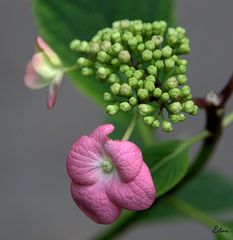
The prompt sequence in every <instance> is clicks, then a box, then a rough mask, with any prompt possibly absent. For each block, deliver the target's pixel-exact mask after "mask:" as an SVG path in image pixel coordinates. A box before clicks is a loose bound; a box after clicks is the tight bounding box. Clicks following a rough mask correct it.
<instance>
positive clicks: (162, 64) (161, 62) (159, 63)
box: [155, 60, 164, 70]
mask: <svg viewBox="0 0 233 240" xmlns="http://www.w3.org/2000/svg"><path fill="white" fill-rule="evenodd" d="M155 66H156V67H157V68H158V69H159V70H161V69H163V68H164V62H163V61H162V60H157V61H156V62H155Z"/></svg>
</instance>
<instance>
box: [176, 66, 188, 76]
mask: <svg viewBox="0 0 233 240" xmlns="http://www.w3.org/2000/svg"><path fill="white" fill-rule="evenodd" d="M176 72H177V74H184V73H186V72H187V67H186V66H185V65H180V66H179V67H177V69H176Z"/></svg>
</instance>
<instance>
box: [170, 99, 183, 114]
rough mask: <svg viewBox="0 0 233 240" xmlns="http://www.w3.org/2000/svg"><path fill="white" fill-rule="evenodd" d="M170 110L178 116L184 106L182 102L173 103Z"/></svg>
mask: <svg viewBox="0 0 233 240" xmlns="http://www.w3.org/2000/svg"><path fill="white" fill-rule="evenodd" d="M168 110H169V112H171V113H173V114H178V113H180V112H181V110H182V106H181V104H180V102H173V103H171V104H169V106H168Z"/></svg>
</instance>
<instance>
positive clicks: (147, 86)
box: [145, 80, 155, 92]
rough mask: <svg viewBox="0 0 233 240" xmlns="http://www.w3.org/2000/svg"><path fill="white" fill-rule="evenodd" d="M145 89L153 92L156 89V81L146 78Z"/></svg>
mask: <svg viewBox="0 0 233 240" xmlns="http://www.w3.org/2000/svg"><path fill="white" fill-rule="evenodd" d="M145 89H146V90H147V91H148V92H153V91H154V89H155V84H154V82H152V81H150V80H146V81H145Z"/></svg>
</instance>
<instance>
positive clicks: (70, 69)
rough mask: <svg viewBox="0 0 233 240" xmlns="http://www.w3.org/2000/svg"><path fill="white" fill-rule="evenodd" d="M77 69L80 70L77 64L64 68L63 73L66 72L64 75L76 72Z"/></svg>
mask: <svg viewBox="0 0 233 240" xmlns="http://www.w3.org/2000/svg"><path fill="white" fill-rule="evenodd" d="M77 68H78V66H77V65H76V64H75V65H73V66H70V67H66V68H64V69H63V71H64V73H67V72H72V71H74V70H76V69H77Z"/></svg>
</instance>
